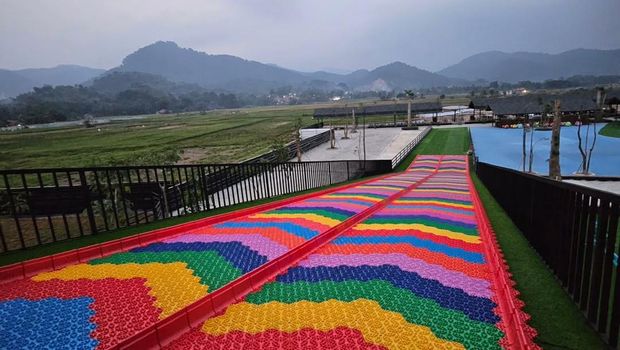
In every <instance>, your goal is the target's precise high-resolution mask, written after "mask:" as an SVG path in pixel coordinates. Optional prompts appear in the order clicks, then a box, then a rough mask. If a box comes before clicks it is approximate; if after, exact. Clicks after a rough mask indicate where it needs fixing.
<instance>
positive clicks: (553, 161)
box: [549, 100, 562, 180]
mask: <svg viewBox="0 0 620 350" xmlns="http://www.w3.org/2000/svg"><path fill="white" fill-rule="evenodd" d="M560 123H561V116H560V100H556V101H555V106H554V114H553V126H552V128H551V152H550V154H549V177H551V178H552V179H554V180H561V179H562V173H561V169H560Z"/></svg>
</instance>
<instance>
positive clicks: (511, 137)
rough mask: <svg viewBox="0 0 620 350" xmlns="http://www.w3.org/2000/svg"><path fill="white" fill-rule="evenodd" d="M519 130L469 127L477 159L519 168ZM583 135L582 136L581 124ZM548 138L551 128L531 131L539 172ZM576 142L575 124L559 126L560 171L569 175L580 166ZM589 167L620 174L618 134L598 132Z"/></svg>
mask: <svg viewBox="0 0 620 350" xmlns="http://www.w3.org/2000/svg"><path fill="white" fill-rule="evenodd" d="M603 126H604V124H599V125H597V128H598V129H599V130H600V128H602V127H603ZM522 133H523V131H522V130H521V129H499V128H471V136H472V139H473V142H474V147H475V149H476V155H477V156H478V158H479V160H480V161H482V162H485V163H490V164H495V165H499V166H503V167H507V168H512V169H517V170H520V169H521V147H522V137H523V136H522V135H523V134H522ZM582 135H584V136H585V129H584V128H582ZM590 135H592V134H590ZM545 138H547V139H546V140H545ZM550 138H551V131H538V130H537V131H535V132H534V143H536V145H535V146H534V163H533V167H532V168H533V170H534V171H535V172H537V173H540V174H547V173H548V172H549V163H548V159H549V151H550V147H551V146H550V141H549V140H548V139H550ZM577 144H578V140H577V127H575V126H571V127H562V131H561V138H560V166H561V168H562V175H571V174H573V173H574V172H576V171H577V170H578V169H579V165H580V163H581V155H580V154H579V149H578V148H577ZM528 152H529V134H528ZM526 166H527V165H526ZM590 171H591V172H594V173H595V174H596V175H599V176H620V138H613V137H607V136H601V135H598V138H597V141H596V147H595V148H594V153H593V156H592V161H591V163H590Z"/></svg>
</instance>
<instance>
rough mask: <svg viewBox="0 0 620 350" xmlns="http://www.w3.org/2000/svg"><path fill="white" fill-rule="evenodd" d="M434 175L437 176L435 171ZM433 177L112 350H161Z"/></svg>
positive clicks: (410, 187)
mask: <svg viewBox="0 0 620 350" xmlns="http://www.w3.org/2000/svg"><path fill="white" fill-rule="evenodd" d="M434 173H436V171H435V172H434ZM434 173H433V174H434ZM433 174H429V175H428V176H426V177H424V178H423V179H420V180H419V181H417V182H416V183H414V184H412V185H410V186H408V187H406V188H404V189H402V190H401V191H399V192H397V193H395V194H393V195H391V196H390V197H388V198H386V199H384V200H383V201H382V202H380V203H378V204H376V205H374V206H372V207H370V208H368V209H366V210H364V211H363V212H360V213H358V214H356V215H354V216H352V217H351V218H349V219H348V220H347V221H344V222H342V223H340V224H338V225H337V226H334V227H332V228H331V229H329V230H327V231H325V232H323V233H321V234H320V235H318V236H316V237H314V238H313V239H311V240H309V241H306V242H304V243H303V244H301V245H299V246H297V247H295V248H293V249H291V250H290V251H288V252H287V253H285V254H284V255H282V256H280V257H277V258H275V259H274V260H271V261H269V262H267V263H265V264H264V265H262V266H260V267H259V268H257V269H255V270H253V271H250V272H248V273H246V274H245V275H243V276H241V277H239V278H238V279H236V280H234V281H232V282H230V283H228V284H226V285H225V286H223V287H221V288H220V289H218V290H216V291H215V292H213V293H211V294H209V295H207V296H205V297H203V298H202V299H199V300H197V301H195V302H194V303H192V304H190V305H188V306H186V307H184V308H183V309H181V310H179V311H177V312H175V313H174V314H172V315H170V316H168V317H167V318H165V319H163V320H160V321H158V322H157V323H156V324H155V325H153V326H152V327H149V328H147V329H144V330H142V331H141V332H139V333H136V334H135V335H134V336H132V337H130V338H128V339H126V340H124V341H122V342H120V343H119V344H117V345H116V346H115V347H113V348H112V349H115V350H117V349H118V350H120V349H123V350H125V349H140V350H144V349H161V348H162V347H164V346H166V345H168V344H170V343H171V342H172V341H173V340H175V339H176V338H178V337H179V336H181V335H182V334H184V333H185V332H187V331H190V330H191V329H192V328H197V327H199V326H200V325H201V324H202V323H203V322H204V321H206V320H207V319H209V318H211V317H214V316H217V315H219V314H222V313H223V312H224V311H225V310H226V308H227V307H228V306H229V305H230V304H233V303H235V302H238V301H241V300H243V299H244V298H245V297H246V296H247V295H248V294H250V293H252V292H254V291H257V290H259V289H260V288H262V286H263V285H264V284H266V283H267V282H270V281H273V280H274V279H275V278H276V276H278V275H279V274H282V273H284V272H285V271H286V270H288V269H289V268H291V267H293V266H295V265H296V264H297V263H298V262H299V261H301V260H302V259H304V258H305V257H307V256H308V255H309V254H312V253H313V252H315V251H316V250H317V249H319V248H320V247H321V246H323V245H325V244H327V243H329V242H331V241H332V240H333V239H334V238H336V237H338V236H339V235H340V234H341V233H342V232H344V231H346V230H348V229H349V228H351V227H353V226H354V225H356V224H357V223H359V222H361V221H363V220H365V219H366V218H368V217H369V216H371V215H372V214H373V213H375V212H377V211H378V210H380V209H381V208H384V207H385V206H386V205H388V204H389V203H391V202H392V201H394V200H396V199H398V198H400V197H401V196H403V195H404V194H405V193H408V192H409V191H411V190H412V189H414V188H416V187H417V186H419V185H420V184H422V183H423V182H424V181H426V180H427V179H428V178H429V177H431V176H432V175H433ZM391 175H394V174H391Z"/></svg>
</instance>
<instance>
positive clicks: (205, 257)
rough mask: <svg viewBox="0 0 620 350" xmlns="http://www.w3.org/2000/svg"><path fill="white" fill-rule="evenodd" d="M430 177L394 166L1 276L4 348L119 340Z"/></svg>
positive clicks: (86, 345) (106, 344)
mask: <svg viewBox="0 0 620 350" xmlns="http://www.w3.org/2000/svg"><path fill="white" fill-rule="evenodd" d="M422 177H423V175H420V174H411V173H410V174H406V173H403V174H398V175H393V176H390V177H388V178H382V179H378V180H375V181H372V182H368V183H364V184H361V185H357V186H353V187H347V188H345V189H342V190H336V191H334V192H332V193H328V194H324V195H320V196H315V197H311V198H308V199H305V200H301V201H296V202H293V203H291V204H288V205H285V206H281V207H278V208H275V209H272V210H268V211H264V212H259V213H255V214H252V215H247V216H241V217H238V218H235V219H233V220H229V221H226V222H222V223H218V224H214V225H209V226H205V227H201V228H197V229H193V230H191V231H190V232H187V233H183V234H178V235H175V236H170V237H166V238H165V239H163V240H160V241H158V242H155V243H152V244H149V245H147V246H144V247H138V248H134V249H132V250H130V251H128V252H122V253H116V254H113V255H110V256H107V257H104V258H98V259H93V260H90V261H88V262H86V263H80V264H73V265H70V266H67V267H64V268H62V269H59V270H56V271H51V272H44V273H40V274H37V275H35V276H33V277H31V278H28V279H23V280H19V281H14V282H10V283H6V284H2V285H0V348H7V349H32V348H40V347H43V346H51V347H52V348H57V347H63V346H66V347H68V348H73V349H75V348H81V349H93V348H99V349H106V348H110V347H112V346H114V345H116V344H118V343H119V342H121V341H123V340H125V339H127V338H128V337H130V336H132V335H134V334H136V333H138V332H140V331H142V330H144V329H146V328H148V327H150V326H152V325H154V324H155V323H156V322H157V321H159V320H162V319H165V318H166V317H168V316H170V315H171V314H173V313H175V312H176V311H178V310H180V309H181V308H183V307H185V306H187V305H189V304H191V303H193V302H195V301H196V300H199V299H201V298H202V297H204V296H206V295H207V294H209V293H212V292H213V291H215V290H217V289H219V288H220V287H222V286H224V285H226V284H227V283H229V282H231V281H233V280H235V279H237V278H238V277H240V276H242V275H243V274H245V273H248V272H250V271H252V270H254V269H256V268H257V267H259V266H261V265H263V264H265V263H266V262H267V261H270V260H273V259H275V258H277V257H279V256H281V255H282V254H284V253H286V252H287V251H289V250H290V249H292V248H294V247H296V246H299V245H300V244H302V243H304V242H306V241H308V240H310V239H312V238H314V237H316V236H317V235H319V234H321V233H323V232H325V231H327V230H329V229H331V228H333V227H334V226H336V225H339V224H340V223H342V222H344V221H346V220H349V218H351V217H352V216H354V215H356V214H359V213H360V212H363V211H364V210H367V209H369V208H371V207H373V206H375V205H377V204H378V203H380V202H381V201H383V200H384V199H385V198H387V197H389V196H390V195H392V194H394V193H397V192H399V191H403V190H404V189H405V188H407V187H408V186H410V185H411V183H414V182H415V181H416V180H417V179H419V178H422ZM57 322H59V323H58V327H56V326H54V327H47V326H43V325H45V324H47V325H49V324H56V323H57ZM50 344H51V345H50Z"/></svg>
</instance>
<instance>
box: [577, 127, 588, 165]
mask: <svg viewBox="0 0 620 350" xmlns="http://www.w3.org/2000/svg"><path fill="white" fill-rule="evenodd" d="M578 121H579V125H577V147H578V148H579V153H580V154H581V165H580V166H579V169H580V170H581V173H582V174H585V172H586V163H587V160H588V156H587V154H586V152H585V151H584V150H583V146H582V143H581V117H579V120H578Z"/></svg>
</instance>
